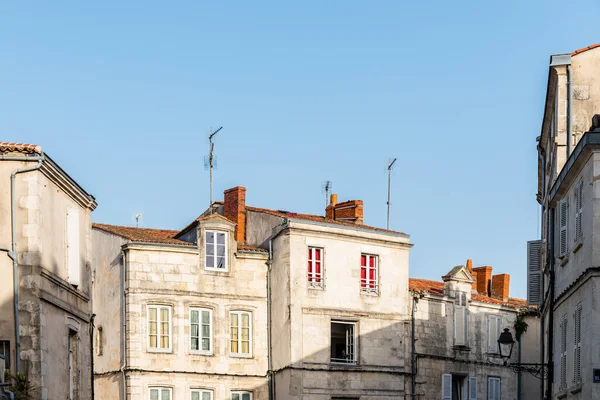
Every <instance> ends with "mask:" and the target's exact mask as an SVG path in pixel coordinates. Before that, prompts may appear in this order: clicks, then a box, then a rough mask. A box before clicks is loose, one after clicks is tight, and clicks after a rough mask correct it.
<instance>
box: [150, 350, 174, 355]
mask: <svg viewBox="0 0 600 400" xmlns="http://www.w3.org/2000/svg"><path fill="white" fill-rule="evenodd" d="M146 351H147V352H148V353H159V354H165V353H166V354H171V353H173V350H171V349H147V350H146Z"/></svg>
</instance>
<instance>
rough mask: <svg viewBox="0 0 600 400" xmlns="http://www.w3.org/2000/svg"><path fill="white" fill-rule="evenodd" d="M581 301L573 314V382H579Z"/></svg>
mask: <svg viewBox="0 0 600 400" xmlns="http://www.w3.org/2000/svg"><path fill="white" fill-rule="evenodd" d="M581 308H582V307H581V303H579V304H578V305H577V306H576V307H575V312H574V315H573V317H574V318H573V319H574V325H575V332H574V335H573V339H574V340H573V383H574V384H578V383H581Z"/></svg>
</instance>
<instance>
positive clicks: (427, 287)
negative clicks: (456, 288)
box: [408, 278, 527, 308]
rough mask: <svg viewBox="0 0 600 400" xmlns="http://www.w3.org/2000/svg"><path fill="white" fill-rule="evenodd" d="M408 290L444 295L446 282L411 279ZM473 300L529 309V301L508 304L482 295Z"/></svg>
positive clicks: (515, 300) (510, 301)
mask: <svg viewBox="0 0 600 400" xmlns="http://www.w3.org/2000/svg"><path fill="white" fill-rule="evenodd" d="M408 288H409V290H411V291H413V292H418V291H425V292H427V293H429V294H432V295H434V296H443V295H444V282H439V281H431V280H428V279H417V278H410V279H409V280H408ZM471 300H473V301H478V302H481V303H488V304H496V305H500V306H507V307H513V308H520V307H527V301H526V300H523V299H516V298H512V297H511V298H509V299H508V301H507V302H504V301H502V300H498V299H494V298H492V297H488V296H484V295H482V294H478V293H473V294H471Z"/></svg>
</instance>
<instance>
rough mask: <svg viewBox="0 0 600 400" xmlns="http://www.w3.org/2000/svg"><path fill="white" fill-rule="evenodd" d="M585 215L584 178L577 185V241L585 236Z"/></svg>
mask: <svg viewBox="0 0 600 400" xmlns="http://www.w3.org/2000/svg"><path fill="white" fill-rule="evenodd" d="M582 216H583V178H581V179H580V180H579V182H577V186H575V242H578V241H579V240H581V238H582V237H583V228H582V226H581V224H582V220H581V218H582Z"/></svg>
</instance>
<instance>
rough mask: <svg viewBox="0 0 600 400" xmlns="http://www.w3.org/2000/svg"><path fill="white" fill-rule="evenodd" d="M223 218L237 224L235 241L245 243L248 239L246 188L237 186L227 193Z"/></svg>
mask: <svg viewBox="0 0 600 400" xmlns="http://www.w3.org/2000/svg"><path fill="white" fill-rule="evenodd" d="M224 194H225V204H224V206H223V216H224V217H225V218H227V219H228V220H230V221H232V222H233V223H235V224H236V225H235V232H234V236H235V240H236V241H237V242H238V243H244V242H245V239H246V188H245V187H243V186H236V187H234V188H231V189H227V190H226V191H225V193H224Z"/></svg>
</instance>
